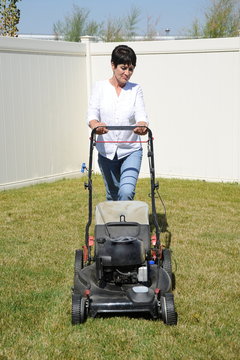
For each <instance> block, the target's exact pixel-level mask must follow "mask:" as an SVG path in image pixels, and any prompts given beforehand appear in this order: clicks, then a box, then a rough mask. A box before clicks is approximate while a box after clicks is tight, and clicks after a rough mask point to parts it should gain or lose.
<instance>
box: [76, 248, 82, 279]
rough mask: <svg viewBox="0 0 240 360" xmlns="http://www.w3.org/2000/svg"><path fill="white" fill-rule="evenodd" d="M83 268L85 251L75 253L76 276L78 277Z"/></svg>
mask: <svg viewBox="0 0 240 360" xmlns="http://www.w3.org/2000/svg"><path fill="white" fill-rule="evenodd" d="M82 268H83V251H82V250H76V251H75V264H74V275H77V274H78V273H79V271H80V270H82Z"/></svg>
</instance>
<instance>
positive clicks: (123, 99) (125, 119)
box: [87, 80, 148, 159]
mask: <svg viewBox="0 0 240 360" xmlns="http://www.w3.org/2000/svg"><path fill="white" fill-rule="evenodd" d="M91 120H97V121H99V122H104V123H105V124H106V125H109V126H117V125H119V126H129V125H130V126H131V125H132V126H134V125H135V124H136V123H137V122H139V121H145V122H146V123H148V118H147V114H146V111H145V105H144V100H143V92H142V89H141V87H140V85H138V84H134V83H131V82H127V83H126V85H125V86H124V87H123V88H122V89H121V92H120V95H117V92H116V90H115V87H114V86H113V85H111V83H110V82H109V80H103V81H98V82H97V83H96V84H95V86H94V88H93V91H92V95H91V98H90V102H89V108H88V114H87V122H88V123H89V122H90V121H91ZM98 141H100V142H98ZM101 141H111V142H105V143H104V142H101ZM112 141H140V136H139V135H137V134H135V133H134V132H133V131H128V130H122V131H117V130H114V131H113V130H110V131H109V132H108V133H107V134H104V135H98V138H97V144H96V147H97V150H98V151H99V153H100V154H101V155H102V156H105V157H107V158H108V159H113V158H114V156H115V153H116V152H117V156H118V159H121V158H123V157H125V156H127V155H129V154H130V153H131V152H133V151H135V150H138V149H140V148H141V143H138V142H137V143H136V142H133V143H132V142H131V143H121V142H120V143H119V142H115V143H114V142H112Z"/></svg>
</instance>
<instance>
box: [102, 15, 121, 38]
mask: <svg viewBox="0 0 240 360" xmlns="http://www.w3.org/2000/svg"><path fill="white" fill-rule="evenodd" d="M101 39H102V40H103V41H105V42H114V41H117V42H120V41H123V21H122V20H121V19H112V18H109V19H108V20H107V22H106V25H105V27H104V29H103V31H102V34H101Z"/></svg>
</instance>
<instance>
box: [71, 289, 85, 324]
mask: <svg viewBox="0 0 240 360" xmlns="http://www.w3.org/2000/svg"><path fill="white" fill-rule="evenodd" d="M86 305H87V299H86V298H84V297H82V296H81V295H80V294H73V295H72V324H73V325H78V324H83V323H84V322H85V321H86V319H87V306H86Z"/></svg>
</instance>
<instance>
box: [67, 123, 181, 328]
mask: <svg viewBox="0 0 240 360" xmlns="http://www.w3.org/2000/svg"><path fill="white" fill-rule="evenodd" d="M96 129H97V128H95V129H93V130H92V132H91V137H90V152H89V166H88V168H87V172H88V181H87V183H85V188H86V189H87V190H88V194H89V201H88V222H87V224H86V228H85V245H84V246H83V247H82V249H78V250H76V252H75V264H74V285H73V288H72V324H73V325H76V324H82V323H84V322H85V321H86V319H87V317H88V316H90V317H93V318H95V317H97V316H104V315H105V316H115V315H118V316H119V315H124V316H134V315H136V314H139V316H144V317H145V316H147V317H149V318H152V319H156V320H157V319H160V320H163V322H164V323H165V324H168V325H176V324H177V313H176V311H175V305H174V295H173V293H172V290H173V274H172V264H171V251H170V249H169V248H168V247H163V246H162V244H161V242H160V233H161V232H162V229H161V226H160V224H159V220H158V219H159V216H158V214H157V212H156V204H155V200H156V194H158V195H159V193H158V187H159V185H158V183H155V168H154V153H153V137H152V132H151V130H150V129H149V128H147V133H148V140H147V141H142V142H146V143H147V156H148V159H149V170H150V180H151V181H150V184H151V191H150V194H149V196H150V198H151V210H152V214H151V216H149V208H148V204H147V203H146V202H143V201H135V200H131V201H103V202H100V203H98V204H97V205H96V208H95V228H94V236H90V235H89V230H90V226H91V224H92V195H93V183H92V161H93V150H94V147H95V145H96V142H97V139H96ZM107 129H108V130H109V131H114V130H121V131H124V130H127V131H129V130H133V129H134V127H133V126H107ZM159 197H160V195H159ZM160 199H161V197H160ZM163 205H164V204H163ZM149 219H151V221H149ZM151 234H153V235H152V236H151ZM137 316H138V315H137Z"/></svg>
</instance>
